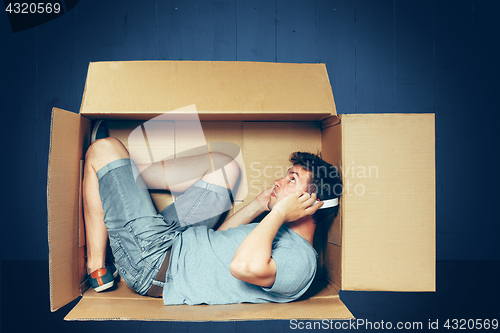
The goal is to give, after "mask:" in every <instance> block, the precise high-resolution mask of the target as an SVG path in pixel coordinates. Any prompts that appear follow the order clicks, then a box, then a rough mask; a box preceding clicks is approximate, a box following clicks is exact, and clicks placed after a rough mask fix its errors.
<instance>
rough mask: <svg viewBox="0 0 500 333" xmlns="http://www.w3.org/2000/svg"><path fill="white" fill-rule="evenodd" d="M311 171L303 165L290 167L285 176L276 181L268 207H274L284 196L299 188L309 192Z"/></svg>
mask: <svg viewBox="0 0 500 333" xmlns="http://www.w3.org/2000/svg"><path fill="white" fill-rule="evenodd" d="M310 177H311V172H310V171H307V170H306V169H305V168H304V167H302V166H301V165H294V166H292V167H291V168H290V169H288V171H287V174H286V176H285V177H283V178H281V179H277V180H275V181H274V189H273V193H271V199H270V200H269V204H268V207H269V209H273V207H274V205H276V203H278V202H279V201H280V200H282V199H283V198H286V197H287V196H289V195H290V194H293V193H295V192H297V191H299V190H301V191H303V192H307V188H308V185H309V180H310Z"/></svg>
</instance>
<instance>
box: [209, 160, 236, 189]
mask: <svg viewBox="0 0 500 333" xmlns="http://www.w3.org/2000/svg"><path fill="white" fill-rule="evenodd" d="M210 154H211V156H212V161H213V165H214V171H217V170H219V169H224V173H225V175H226V178H227V179H226V180H227V181H228V182H229V185H230V187H231V188H233V187H234V186H235V185H236V182H237V181H238V177H239V175H240V167H239V165H238V163H237V162H236V161H235V160H234V159H233V158H232V157H231V156H229V155H226V154H224V153H219V152H213V153H210Z"/></svg>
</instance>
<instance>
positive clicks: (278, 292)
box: [163, 223, 318, 305]
mask: <svg viewBox="0 0 500 333" xmlns="http://www.w3.org/2000/svg"><path fill="white" fill-rule="evenodd" d="M256 226H257V224H256V223H251V224H247V225H240V226H238V227H236V228H229V229H227V230H221V231H215V230H213V229H207V227H205V226H200V227H193V228H189V229H187V230H186V231H184V232H183V233H181V234H180V235H179V236H178V237H176V239H175V240H174V243H173V245H172V250H171V257H170V265H169V268H168V271H167V276H166V282H165V286H164V288H163V303H164V304H165V305H174V304H190V305H195V304H230V303H243V302H248V303H264V302H280V303H283V302H290V301H293V300H295V299H297V298H299V297H300V296H301V295H302V294H303V293H304V292H305V291H306V290H307V288H309V286H310V285H311V283H312V281H313V278H314V275H315V274H316V259H317V256H318V254H317V253H316V250H315V249H314V248H313V247H312V246H311V244H309V243H308V242H307V241H306V240H305V239H304V238H302V237H301V236H299V235H298V234H296V233H295V232H294V231H292V230H291V229H290V228H289V227H287V226H285V225H282V226H281V227H280V229H279V230H278V233H277V234H276V237H275V238H274V240H273V246H272V252H271V257H272V258H273V259H274V261H275V262H276V280H275V282H274V284H273V285H272V286H271V287H270V288H265V287H261V286H257V285H254V284H250V283H248V282H244V281H241V280H239V279H237V278H235V277H233V276H232V275H231V273H230V271H229V265H230V264H231V260H232V259H233V255H234V253H235V252H236V250H237V249H238V247H239V245H240V244H241V242H242V241H243V239H245V237H246V236H247V235H248V234H249V233H250V232H251V231H252V230H253V229H254V228H255V227H256Z"/></svg>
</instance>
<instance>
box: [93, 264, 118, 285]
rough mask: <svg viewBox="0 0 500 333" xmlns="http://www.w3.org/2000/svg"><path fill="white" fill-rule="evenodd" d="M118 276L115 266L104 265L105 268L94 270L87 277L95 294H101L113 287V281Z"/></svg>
mask: <svg viewBox="0 0 500 333" xmlns="http://www.w3.org/2000/svg"><path fill="white" fill-rule="evenodd" d="M117 276H118V271H117V270H116V267H115V265H113V264H106V267H103V268H99V269H96V270H95V271H93V272H92V273H90V274H89V275H88V279H89V282H90V285H91V286H92V288H94V290H95V291H96V292H101V291H104V290H106V289H109V288H111V287H113V285H114V284H115V282H114V279H115V278H116V277H117Z"/></svg>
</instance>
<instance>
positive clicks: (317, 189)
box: [290, 151, 342, 224]
mask: <svg viewBox="0 0 500 333" xmlns="http://www.w3.org/2000/svg"><path fill="white" fill-rule="evenodd" d="M290 162H291V163H292V164H293V165H294V166H296V165H300V166H301V167H302V168H304V169H305V170H307V171H310V172H311V178H310V179H309V184H308V187H307V192H309V193H310V194H312V193H316V196H317V198H318V199H319V200H321V201H323V200H328V199H335V198H339V197H340V196H341V195H342V181H341V179H340V175H339V172H338V170H337V168H336V167H334V166H333V165H331V164H330V163H327V162H325V161H324V160H323V159H322V158H321V154H320V153H319V154H312V153H308V152H299V151H298V152H295V153H292V154H291V155H290ZM338 212H339V206H338V205H337V206H335V207H330V208H325V209H319V210H317V211H316V213H314V214H313V220H314V222H315V223H316V224H317V223H318V222H320V221H321V220H323V219H324V218H325V217H328V216H330V215H332V214H333V216H334V217H335V216H337V214H338Z"/></svg>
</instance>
